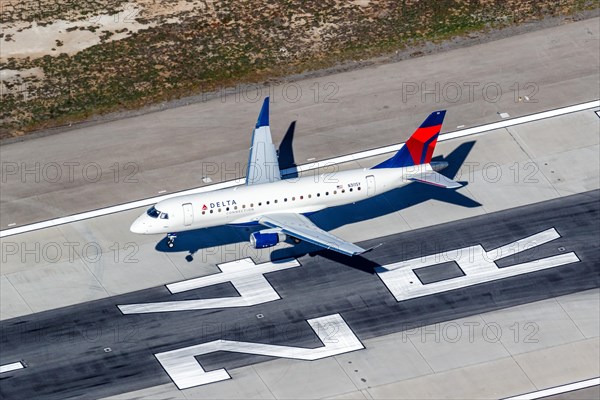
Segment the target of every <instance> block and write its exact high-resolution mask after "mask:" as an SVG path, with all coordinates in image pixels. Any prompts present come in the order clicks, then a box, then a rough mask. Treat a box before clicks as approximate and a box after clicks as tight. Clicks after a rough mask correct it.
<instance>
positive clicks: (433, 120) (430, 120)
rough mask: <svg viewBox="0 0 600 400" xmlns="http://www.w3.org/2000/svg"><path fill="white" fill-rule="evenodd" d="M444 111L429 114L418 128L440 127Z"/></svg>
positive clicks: (444, 114)
mask: <svg viewBox="0 0 600 400" xmlns="http://www.w3.org/2000/svg"><path fill="white" fill-rule="evenodd" d="M444 116H446V110H440V111H434V112H432V113H431V114H429V117H427V119H426V120H425V121H423V123H422V124H421V126H420V128H429V127H430V126H437V125H441V124H442V122H444Z"/></svg>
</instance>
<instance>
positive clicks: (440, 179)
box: [408, 171, 462, 189]
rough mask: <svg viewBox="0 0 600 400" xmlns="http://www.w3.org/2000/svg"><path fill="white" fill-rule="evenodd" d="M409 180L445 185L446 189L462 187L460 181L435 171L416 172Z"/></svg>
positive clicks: (439, 185)
mask: <svg viewBox="0 0 600 400" xmlns="http://www.w3.org/2000/svg"><path fill="white" fill-rule="evenodd" d="M408 180H411V181H415V182H421V183H426V184H428V185H433V186H438V187H443V188H446V189H456V188H459V187H462V185H461V184H460V183H458V182H455V181H453V180H452V179H449V178H446V177H445V176H444V175H442V174H439V173H437V172H435V171H429V172H423V173H421V174H416V175H414V176H412V177H410V178H408Z"/></svg>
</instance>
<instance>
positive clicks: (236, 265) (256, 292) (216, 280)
mask: <svg viewBox="0 0 600 400" xmlns="http://www.w3.org/2000/svg"><path fill="white" fill-rule="evenodd" d="M218 266H219V268H220V269H221V271H222V272H221V273H219V274H213V275H209V276H203V277H200V278H195V279H188V280H185V281H181V282H177V283H172V284H170V285H167V289H169V291H170V292H171V293H181V292H185V291H188V290H193V289H199V288H203V287H207V286H212V285H217V284H220V283H225V282H231V284H232V285H233V286H234V287H235V288H236V289H237V291H238V292H239V294H240V296H239V297H222V298H216V299H201V300H181V301H167V302H161V303H140V304H124V305H120V306H118V307H119V309H120V310H121V312H122V313H123V314H143V313H155V312H172V311H189V310H206V309H209V308H230V307H248V306H253V305H256V304H262V303H267V302H269V301H274V300H279V299H280V297H279V295H278V294H277V292H276V291H275V289H273V286H271V284H270V283H269V282H268V281H267V279H266V278H265V277H264V276H263V274H266V273H268V272H274V271H282V270H284V269H288V268H294V267H298V266H300V263H299V262H298V261H297V260H296V259H289V260H281V261H276V262H267V263H263V264H258V265H256V264H254V262H253V261H252V259H250V258H245V259H242V260H237V261H232V262H228V263H225V264H219V265H218Z"/></svg>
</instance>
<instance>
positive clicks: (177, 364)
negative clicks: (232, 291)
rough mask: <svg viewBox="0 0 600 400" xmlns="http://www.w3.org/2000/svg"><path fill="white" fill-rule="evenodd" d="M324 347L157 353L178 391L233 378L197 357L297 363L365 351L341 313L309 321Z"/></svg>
mask: <svg viewBox="0 0 600 400" xmlns="http://www.w3.org/2000/svg"><path fill="white" fill-rule="evenodd" d="M307 322H308V324H309V325H310V327H311V328H312V329H313V331H314V332H315V333H316V334H317V336H318V337H319V339H320V341H321V342H322V343H323V344H324V346H321V347H317V348H316V349H307V348H303V347H289V346H279V345H272V344H261V343H248V342H237V341H231V340H214V341H212V342H208V343H202V344H198V345H195V346H190V347H184V348H182V349H177V350H172V351H167V352H164V353H157V354H155V357H156V358H157V359H158V361H159V362H160V363H161V365H162V367H163V368H164V369H165V371H166V372H167V374H169V376H170V377H171V379H172V380H173V382H175V385H177V387H178V388H179V389H187V388H191V387H194V386H199V385H206V384H208V383H212V382H218V381H223V380H226V379H231V376H229V373H228V372H227V371H226V370H225V369H218V370H215V371H209V372H206V371H205V370H204V368H202V366H201V365H200V363H199V362H198V361H197V360H196V358H195V357H196V356H199V355H202V354H209V353H214V352H216V351H230V352H235V353H245V354H256V355H262V356H270V357H282V358H293V359H296V360H309V361H311V360H319V359H321V358H325V357H331V356H335V355H338V354H343V353H348V352H350V351H354V350H360V349H364V346H363V345H362V343H361V342H360V340H358V338H357V337H356V335H354V332H352V330H351V329H350V328H349V327H348V325H347V324H346V322H345V321H344V320H343V318H342V317H341V316H340V315H339V314H333V315H328V316H325V317H320V318H315V319H309V320H307Z"/></svg>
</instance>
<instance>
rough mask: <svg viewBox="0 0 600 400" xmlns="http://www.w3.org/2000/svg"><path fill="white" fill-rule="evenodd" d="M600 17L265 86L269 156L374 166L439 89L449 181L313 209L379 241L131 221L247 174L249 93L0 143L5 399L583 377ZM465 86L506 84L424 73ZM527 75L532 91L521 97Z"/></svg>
mask: <svg viewBox="0 0 600 400" xmlns="http://www.w3.org/2000/svg"><path fill="white" fill-rule="evenodd" d="M598 28H599V25H598V18H595V19H590V20H585V21H580V22H576V23H570V24H566V25H563V26H560V27H556V28H552V29H548V30H544V31H538V32H532V33H529V34H525V35H520V36H518V37H512V38H507V39H503V40H499V41H497V42H491V43H487V44H484V45H479V46H473V47H470V48H464V49H458V50H454V51H450V52H447V53H440V54H436V55H432V56H426V57H422V58H415V59H411V60H407V61H403V62H400V63H396V64H387V65H378V66H374V67H370V68H366V69H363V70H356V71H351V72H347V73H342V74H337V75H333V76H326V77H322V78H319V79H318V82H315V81H309V80H305V81H300V82H298V85H299V86H298V87H300V88H301V89H302V91H303V93H305V94H306V93H310V94H312V93H313V92H311V89H310V88H313V87H314V85H315V84H318V85H321V86H320V87H324V86H323V85H324V84H327V83H331V82H333V83H335V84H336V85H337V87H338V88H339V91H338V92H337V95H336V96H337V97H336V100H339V101H337V102H323V101H322V100H323V99H322V98H321V99H317V100H315V99H314V97H313V96H312V95H310V96H303V97H302V98H301V99H299V100H298V102H295V103H292V102H287V101H280V100H281V98H275V100H276V101H275V103H274V104H273V107H272V124H273V125H272V126H273V134H274V139H275V141H278V140H281V138H282V137H284V132H286V137H287V136H288V135H289V134H290V132H291V136H292V137H293V136H294V134H295V139H294V142H293V146H292V143H291V141H288V142H287V144H285V145H282V146H283V147H286V146H287V148H288V150H290V149H291V148H292V147H293V153H291V155H292V157H291V158H290V157H284V160H282V167H283V168H290V166H292V165H300V166H303V165H304V166H305V167H307V168H310V167H311V165H313V164H317V163H318V162H319V161H324V160H335V162H342V163H341V164H339V165H337V166H336V168H338V170H344V169H348V168H368V167H370V166H372V165H375V164H376V163H378V162H380V161H381V160H382V159H383V158H385V157H386V155H384V154H381V151H380V152H379V153H377V152H376V154H367V153H364V154H365V155H366V158H359V159H356V157H355V156H356V154H363V152H365V151H367V150H369V149H374V148H383V149H386V148H387V149H390V148H391V147H394V146H397V143H400V142H402V141H404V140H405V139H406V138H407V137H408V135H410V133H411V132H412V131H413V130H414V128H415V127H416V126H417V125H418V123H419V122H421V120H422V118H421V116H422V115H426V114H428V113H429V112H431V110H432V109H441V108H446V109H448V114H447V115H448V118H447V119H448V121H447V123H446V124H445V125H444V128H443V131H442V134H443V135H447V136H443V137H444V138H445V139H447V140H443V141H440V143H439V144H438V146H437V148H436V151H435V154H434V155H435V156H436V157H437V159H438V160H444V161H448V162H449V164H450V167H449V168H448V169H446V170H445V171H444V173H446V174H448V176H451V177H454V178H455V179H456V180H458V181H461V182H463V183H464V186H463V187H462V188H460V189H458V190H455V191H444V190H440V189H436V188H431V187H428V186H423V185H419V184H416V183H414V184H411V185H408V186H406V187H404V188H402V189H398V190H396V191H393V192H389V193H386V194H384V195H381V196H376V197H375V198H372V199H370V200H368V201H365V202H360V203H357V204H353V205H348V206H343V207H337V208H333V209H329V210H326V211H323V212H320V213H318V214H316V215H315V216H314V217H313V221H314V222H315V223H316V224H317V225H318V226H320V227H321V228H323V229H325V230H328V231H332V233H334V234H336V235H338V236H340V237H342V238H344V239H346V240H349V241H353V242H358V243H361V245H363V246H366V247H370V246H372V245H375V244H378V243H382V242H383V246H382V247H380V248H378V249H376V250H375V251H373V252H370V253H368V254H367V255H365V256H364V257H362V258H360V257H359V258H352V259H350V258H346V257H343V256H339V255H336V254H333V253H329V252H323V251H318V250H319V249H317V248H315V247H312V246H308V245H306V244H300V245H297V246H292V245H291V244H289V243H285V244H280V245H278V246H277V247H274V248H271V249H266V250H263V251H257V250H255V249H253V248H251V247H250V246H249V245H248V242H247V239H248V234H249V232H248V231H246V230H244V229H237V230H234V229H232V228H227V227H219V228H214V229H212V228H211V229H206V230H199V231H193V232H189V233H184V234H181V235H180V236H179V237H178V239H177V240H178V242H177V246H176V248H175V249H172V250H171V249H168V248H167V247H166V246H165V244H164V240H162V237H158V236H140V235H134V234H132V233H131V232H129V229H128V228H129V225H130V224H131V221H133V220H134V219H135V218H136V217H137V216H138V215H139V214H140V213H142V212H143V210H144V208H132V207H135V206H141V205H142V203H143V204H146V203H147V202H149V201H152V199H154V198H156V196H162V195H165V194H166V195H168V194H170V193H174V192H176V191H178V190H187V189H189V188H194V187H198V186H200V188H199V190H205V189H207V188H209V187H211V185H214V184H216V185H219V184H228V182H227V181H229V180H231V179H233V178H237V177H239V176H242V175H243V173H244V168H240V160H241V161H245V160H246V159H247V145H248V143H249V140H250V133H251V132H250V130H251V127H252V126H253V123H254V121H255V119H256V112H257V107H258V106H257V104H255V103H251V102H250V103H249V102H239V101H233V100H234V99H235V96H234V97H226V98H225V101H222V99H216V100H214V101H210V102H202V103H198V104H191V105H189V106H186V107H180V108H177V109H171V110H166V111H164V112H156V113H151V114H147V115H141V116H137V117H134V118H129V119H124V120H121V121H113V122H109V123H105V124H100V125H96V126H88V127H85V128H81V129H75V130H72V131H69V132H64V133H61V134H57V135H53V136H48V137H44V138H39V139H36V140H31V141H29V140H27V141H24V142H22V143H12V144H8V145H3V146H2V147H1V148H0V153H1V156H2V160H3V170H2V172H3V176H2V178H3V182H2V192H1V193H0V214H1V215H2V221H1V223H0V228H2V238H1V239H0V243H1V245H2V264H1V268H0V320H1V321H0V329H1V341H0V346H1V347H0V349H1V352H0V382H1V385H0V398H2V399H4V398H7V399H12V398H19V399H20V398H49V399H62V398H90V397H93V398H103V397H106V396H109V397H110V398H111V400H115V399H119V400H121V399H124V398H127V399H129V398H161V399H162V398H178V399H198V398H211V399H212V398H220V399H240V398H260V399H263V398H276V399H297V398H344V399H346V398H355V399H374V398H377V399H379V398H382V399H398V398H407V399H413V398H432V399H438V398H442V397H452V398H482V397H483V398H495V399H497V398H504V397H510V396H516V395H519V394H524V393H530V392H537V391H539V390H542V389H547V388H552V387H555V386H557V385H565V384H570V383H573V382H578V381H582V380H588V379H591V378H597V377H598V376H600V365H599V364H598V359H600V345H599V342H598V337H599V335H600V317H599V315H600V291H599V289H598V287H599V283H600V282H599V266H600V260H599V258H600V252H598V246H597V244H598V242H599V240H600V235H599V229H600V228H599V224H598V221H599V220H600V218H599V217H600V215H599V207H600V206H599V199H600V194H599V193H600V190H599V188H600V169H599V168H598V161H599V160H598V153H599V151H600V136H599V135H598V132H599V131H600V119H599V118H598V117H599V116H600V110H598V107H597V104H598V99H599V98H600V92H599V90H598V88H599V85H598V82H599V80H598V79H599V78H598V71H597V69H598V65H597V63H598V54H599V53H598V49H599V47H598V35H599V34H600V32H599V31H598ZM465 65H468V67H465ZM469 82H470V83H473V82H474V83H477V84H478V85H479V86H477V87H478V89H481V88H482V87H483V86H485V85H487V86H486V87H491V86H490V85H492V86H493V85H495V84H498V85H499V86H500V88H501V89H502V90H503V95H502V96H501V97H500V98H498V99H497V101H490V98H483V97H482V93H481V92H477V93H476V94H477V96H475V97H474V98H471V97H469V96H468V94H469V93H470V92H468V91H463V96H462V97H460V98H459V99H458V101H450V100H452V99H450V98H449V97H448V96H446V95H443V94H444V92H443V91H442V92H440V97H439V99H438V98H435V97H432V95H426V94H425V95H424V94H423V93H422V91H421V89H422V87H421V86H420V85H421V84H422V83H423V84H425V86H424V87H423V88H424V90H425V92H427V90H429V89H431V88H434V89H435V87H436V86H435V85H436V84H438V83H439V84H440V85H441V86H440V87H448V85H450V86H452V85H458V86H460V87H463V88H464V87H465V86H464V85H465V84H467V83H469ZM414 83H416V84H417V87H418V93H415V94H411V95H409V94H408V93H407V92H406V89H407V88H409V87H410V88H412V89H414V86H411V85H412V84H414ZM515 83H517V84H518V85H517V90H516V91H515V90H514V89H515V86H512V85H514V84H515ZM529 83H534V84H535V85H536V86H534V88H537V90H538V91H537V92H536V93H535V94H532V93H531V92H530V91H529V90H530V89H531V86H528V88H529V89H528V91H527V92H523V93H521V91H522V90H524V89H525V85H527V84H529ZM407 85H408V86H407ZM452 87H454V86H452ZM474 87H475V86H474ZM275 88H278V86H275ZM511 88H512V89H511ZM446 94H447V93H446ZM515 94H517V96H516V97H515ZM434 95H435V93H434ZM423 96H424V97H423ZM524 96H528V98H529V99H525V97H524ZM493 100H495V99H493ZM590 102H591V103H590ZM583 103H588V105H586V106H585V107H583V108H582V106H581V104H583ZM590 104H591V105H590ZM594 105H596V106H594ZM565 107H567V109H568V110H570V111H569V112H565V113H562V114H560V115H554V116H550V115H549V114H552V113H555V114H556V113H557V112H558V111H557V110H561V109H564V108H565ZM578 107H579V108H578ZM540 115H543V116H544V117H543V118H542V117H540V118H537V117H539V116H540ZM248 121H250V122H248ZM295 121H297V124H298V126H297V127H296V125H295ZM482 126H487V127H488V128H489V129H487V128H486V129H485V130H484V131H483V132H479V131H481V130H482V128H481V127H482ZM478 129H479V131H477V130H478ZM490 129H491V130H490ZM166 132H168V134H169V141H168V142H169V143H168V148H167V145H166V144H165V133H166ZM244 132H245V133H244ZM465 132H467V133H468V132H471V133H474V134H473V135H470V136H464V135H463V134H465ZM476 132H479V133H476ZM452 135H456V137H454V136H452ZM461 135H463V136H461ZM284 142H285V140H284ZM385 146H387V147H385ZM390 146H391V147H390ZM115 162H116V163H117V164H116V165H115V164H114V163H115ZM36 163H39V168H38V164H36ZM131 163H132V164H131ZM57 165H58V167H59V170H60V171H61V172H62V173H63V175H62V179H60V180H59V181H58V182H57V181H56V180H54V179H51V178H52V176H48V173H49V172H52V171H54V170H52V168H53V167H56V166H57ZM15 166H16V168H17V171H16V173H14V174H10V173H8V172H9V171H7V170H6V168H8V167H15ZM5 167H6V168H5ZM71 167H73V168H74V169H73V170H71ZM97 167H99V168H100V170H101V171H102V172H103V174H102V176H101V179H99V180H96V179H95V175H94V174H93V173H94V172H98V168H97ZM214 167H216V170H215V169H214ZM23 168H24V169H23ZM84 168H87V173H89V174H87V173H86V174H84V175H82V173H83V169H84ZM132 168H133V169H132ZM136 168H138V169H136ZM302 168H304V167H302ZM28 171H29V172H28ZM44 171H45V172H44ZM317 171H318V170H317ZM71 172H73V173H74V175H70V173H71ZM22 173H24V174H25V175H22ZM132 173H133V175H130V174H132ZM90 174H91V175H90ZM207 177H209V178H211V179H210V180H208V179H204V178H207ZM71 178H72V179H71ZM130 178H134V180H133V181H132V180H131V179H130ZM211 181H212V182H211ZM213 187H214V186H213ZM138 199H146V200H141V202H142V203H135V204H131V202H133V201H136V200H138ZM115 205H116V206H115ZM113 206H114V207H116V208H114V209H113V208H110V209H109V210H108V211H107V210H103V207H113ZM119 207H121V208H119ZM87 210H95V211H94V212H95V213H96V214H93V213H94V212H93V213H92V214H93V215H84V216H83V217H81V218H78V219H77V218H76V219H73V220H70V219H69V218H71V217H70V216H72V215H74V214H76V213H78V212H85V211H87ZM88 217H89V218H88ZM53 218H59V220H58V221H59V223H56V224H55V223H51V224H50V223H49V224H46V225H40V226H33V227H32V226H29V227H28V226H27V224H29V223H35V222H40V221H47V220H51V219H53ZM63 218H64V219H63ZM38 228H39V229H38ZM5 234H6V235H5ZM499 249H500V250H499ZM504 251H507V252H508V253H509V254H511V255H510V256H508V257H500V255H502V254H504ZM282 259H285V260H288V261H287V263H286V264H285V268H284V265H281V264H279V265H278V264H276V263H271V260H282ZM236 260H241V261H236ZM255 264H256V265H255ZM261 269H262V270H263V271H267V272H265V273H264V275H262V274H255V273H254V272H253V271H256V270H261ZM232 271H234V272H235V271H237V272H236V273H240V274H241V275H239V276H237V278H239V279H231V280H230V279H229V277H230V276H232V275H229V273H233V272H232ZM240 271H241V272H240ZM211 281H212V282H213V283H214V282H217V284H208V283H209V282H211ZM194 285H196V286H194ZM193 287H196V288H195V289H194V288H193ZM200 287H201V288H200ZM182 301H185V303H181V302H182ZM157 303H158V304H157ZM161 303H167V304H166V305H165V304H161ZM161 307H162V308H165V307H166V308H167V309H171V310H181V309H183V308H187V309H188V311H170V312H160V313H158V312H155V311H156V310H158V309H160V308H161ZM140 310H144V313H138V312H140ZM153 311H154V312H153ZM130 312H133V314H130ZM124 313H125V314H124ZM323 321H325V322H323ZM327 321H329V322H327ZM331 321H334V322H335V323H331ZM332 327H333V328H334V329H333V331H331V329H332ZM346 328H347V330H345V329H346ZM336 335H337V336H336ZM328 339H333V341H330V340H328ZM221 340H225V342H222V341H221ZM363 347H364V348H363ZM224 350H227V351H224ZM196 354H199V355H197V356H196ZM265 354H268V355H270V356H266V355H265ZM323 355H327V356H326V357H325V358H318V357H321V356H323ZM180 356H181V357H180ZM194 356H195V357H194ZM281 357H286V358H281ZM308 360H311V361H308ZM556 360H560V363H557V362H556ZM184 364H185V365H184ZM180 367H181V368H180ZM177 369H181V371H182V375H180V374H179V373H178V372H176V371H175V370H177ZM173 371H175V372H173ZM219 371H220V372H219ZM215 376H220V377H221V378H223V379H225V378H226V377H230V378H231V379H227V380H224V381H221V382H217V383H214V382H215V380H214V377H215ZM182 377H183V378H182ZM174 379H177V381H175V380H174ZM201 380H204V383H202V382H200V381H201ZM208 382H213V383H208ZM186 385H188V386H186ZM579 393H592V394H593V393H595V392H593V388H592V389H589V388H588V389H582V391H581V392H579Z"/></svg>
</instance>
